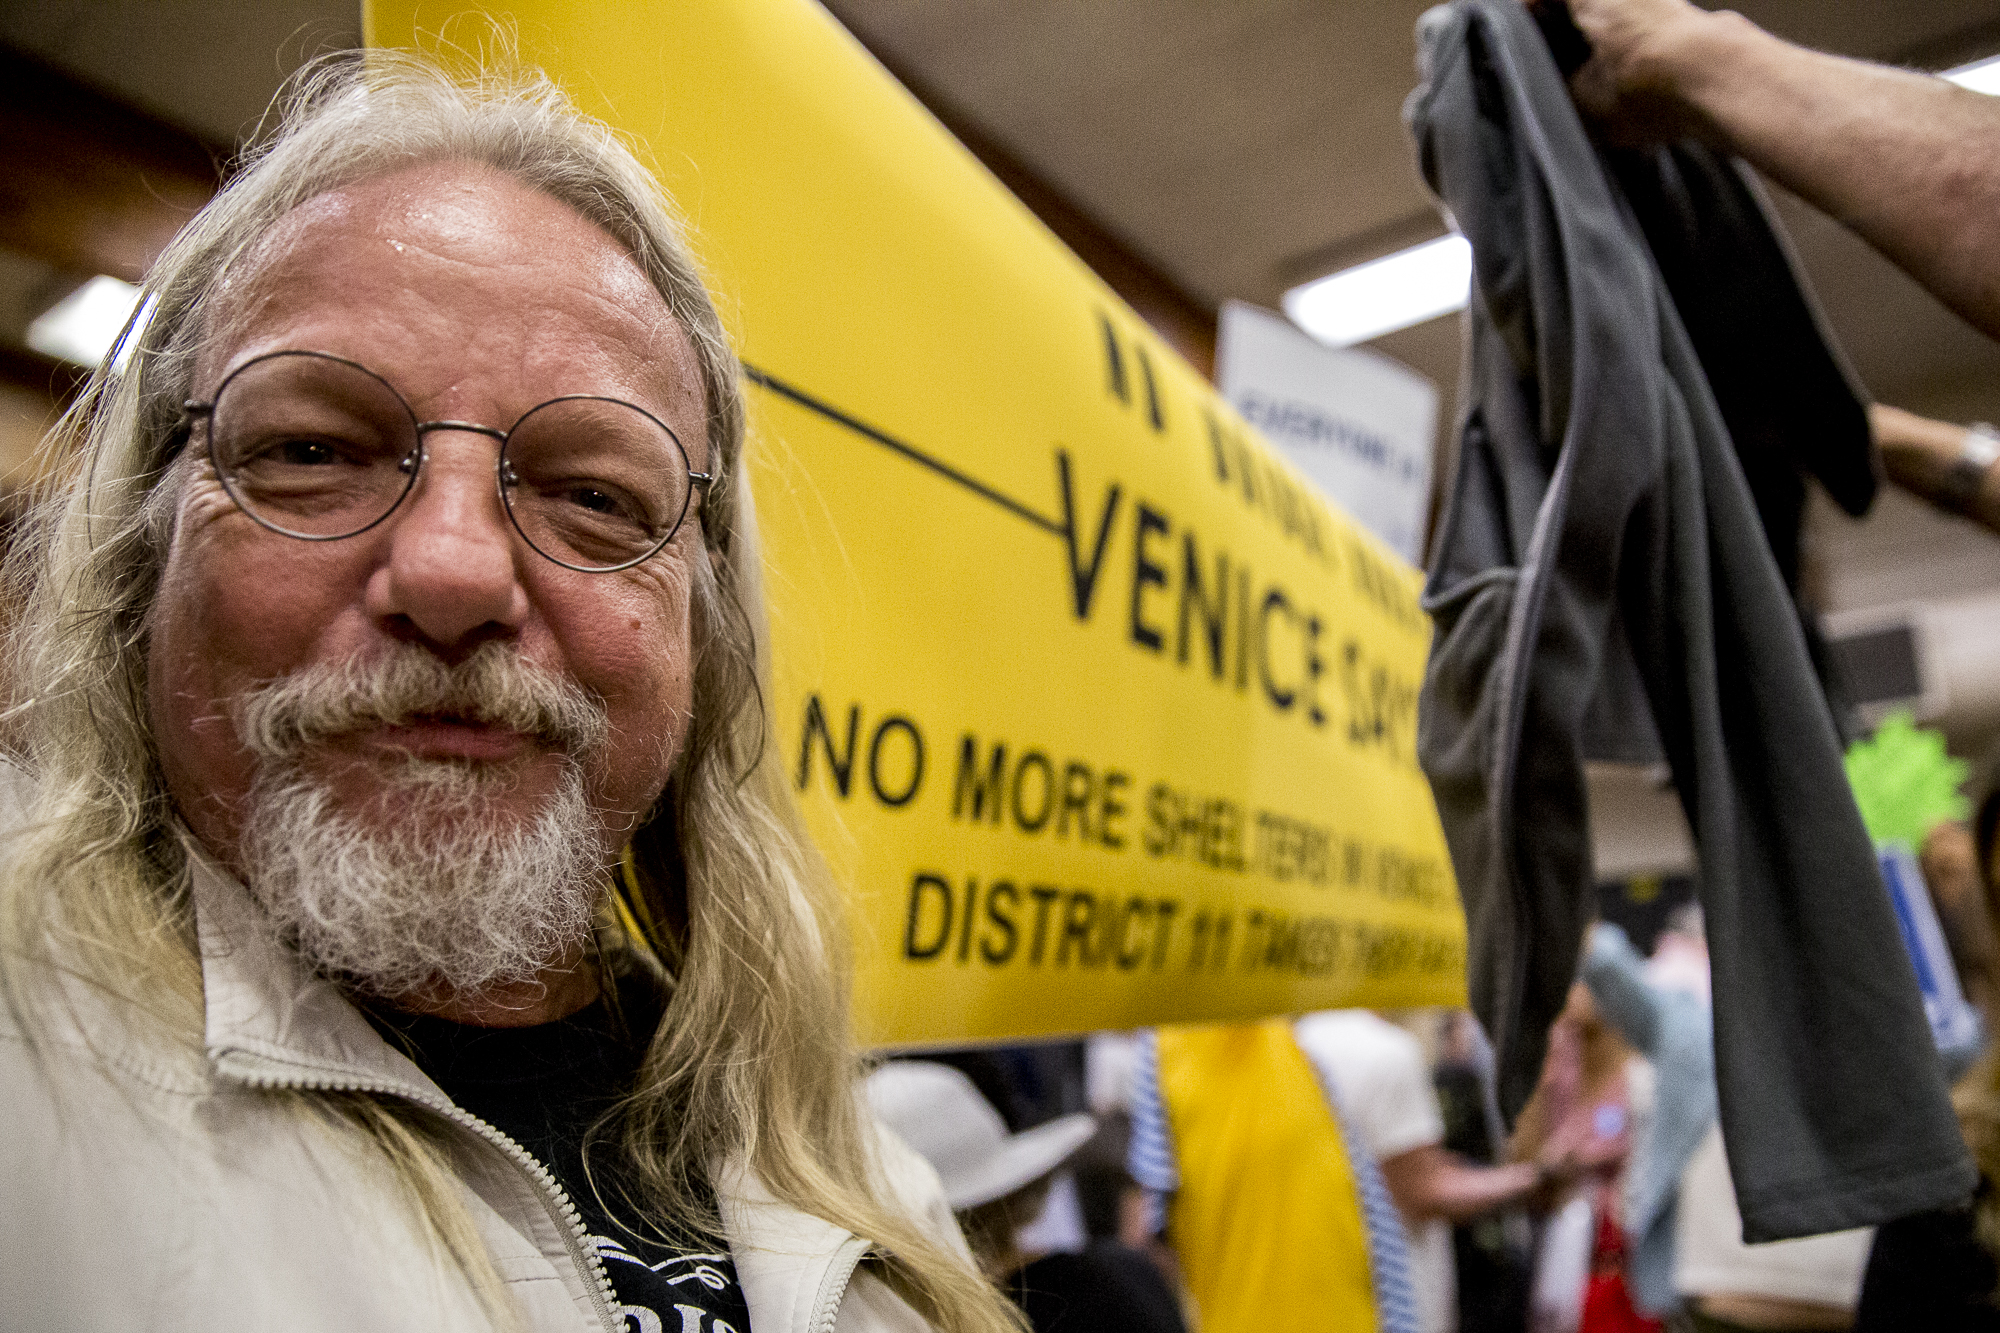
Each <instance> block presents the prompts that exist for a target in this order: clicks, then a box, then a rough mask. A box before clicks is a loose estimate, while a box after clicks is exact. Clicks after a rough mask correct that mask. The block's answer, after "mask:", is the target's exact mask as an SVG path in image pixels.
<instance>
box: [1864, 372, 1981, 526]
mask: <svg viewBox="0 0 2000 1333" xmlns="http://www.w3.org/2000/svg"><path fill="white" fill-rule="evenodd" d="M1868 422H1869V425H1871V426H1872V427H1873V428H1874V431H1875V444H1876V447H1877V448H1879V449H1880V450H1881V451H1882V466H1883V467H1884V468H1885V469H1886V470H1887V471H1888V473H1889V480H1891V481H1893V482H1895V483H1896V484H1897V485H1898V486H1901V487H1902V488H1903V489H1904V490H1906V491H1909V492H1911V493H1912V494H1914V495H1916V496H1918V497H1919V498H1921V499H1923V500H1926V501H1929V502H1930V503H1931V504H1934V505H1936V506H1938V507H1939V508H1940V509H1949V510H1952V511H1954V512H1956V513H1961V514H1964V515H1965V516H1966V517H1967V518H1969V519H1972V520H1973V521H1974V522H1976V523H1979V524H1981V525H1982V526H1984V527H1987V528H1990V529H1992V530H1993V531H1995V532H2000V467H1993V466H1990V465H1989V466H1987V467H1985V468H1983V469H1980V470H1979V472H1978V479H1977V481H1976V482H1973V481H1971V480H1970V478H1968V479H1967V481H1966V482H1955V481H1954V480H1953V470H1954V469H1955V468H1957V467H1959V465H1960V462H1961V460H1963V459H1965V458H1966V428H1965V427H1963V426H1955V425H1953V424H1951V423H1950V422H1948V421H1932V420H1931V419H1930V418H1928V417H1920V416H1918V415H1917V414H1916V413H1914V412H1905V411H1903V410H1902V409H1901V408H1899V407H1889V406H1887V405H1885V404H1882V403H1876V404H1875V405H1874V406H1873V407H1870V408H1869V409H1868ZM1974 461H1975V462H1976V461H1977V460H1974Z"/></svg>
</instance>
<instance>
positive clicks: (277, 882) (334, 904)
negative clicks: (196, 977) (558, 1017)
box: [238, 644, 605, 1000]
mask: <svg viewBox="0 0 2000 1333" xmlns="http://www.w3.org/2000/svg"><path fill="white" fill-rule="evenodd" d="M447 712H450V713H458V714H461V715H472V716H479V717H483V718H486V719H488V720H491V721H496V722H503V723H505V724H507V725H511V726H514V727H516V728H518V729H520V730H523V731H528V732H530V733H532V734H539V735H543V736H546V737H549V738H550V739H552V740H555V741H557V742H559V743H560V744H561V745H562V747H563V748H564V749H565V750H567V752H568V755H569V762H568V763H567V764H566V765H565V767H564V771H563V773H562V776H561V778H560V780H559V782H558V784H557V787H556V790H555V792H554V794H553V795H552V796H551V797H550V798H549V800H548V802H547V803H546V805H545V806H544V807H543V808H542V809H541V810H540V811H539V812H538V813H536V814H534V815H532V816H530V817H526V818H514V819H503V817H501V816H499V815H498V814H496V813H495V807H494V803H493V798H494V797H495V796H497V795H499V794H501V793H503V792H504V791H506V790H508V789H509V788H510V787H511V786H512V785H513V784H514V783H515V782H516V781H517V780H518V777H517V775H516V774H515V773H514V772H513V771H512V770H511V769H510V768H509V767H507V766H495V765H482V764H473V763H467V762H460V761H450V760H423V759H417V758H414V757H412V758H409V759H407V760H405V761H403V762H402V763H400V764H398V765H396V766H394V767H393V768H391V769H390V770H389V772H388V773H387V775H386V776H385V778H384V781H383V785H382V787H381V789H380V791H379V792H378V793H377V794H376V795H375V796H374V797H373V799H372V800H371V802H370V805H371V815H372V817H371V818H366V819H364V818H357V817H356V815H355V814H354V813H352V812H348V811H343V810H341V809H340V808H338V806H336V804H335V803H334V798H333V796H332V793H331V792H330V791H329V790H328V789H327V787H326V785H325V783H324V782H323V781H322V780H321V779H319V778H316V777H314V776H313V775H312V773H311V772H310V771H309V769H308V768H307V767H306V765H305V763H304V759H305V756H306V754H307V753H308V752H309V751H310V750H311V748H312V747H313V746H314V745H315V743H316V742H318V741H319V740H322V739H324V738H326V737H328V736H333V735H338V734H340V733H342V732H345V731H350V730H353V729H355V728H356V727H358V726H361V725H365V724H367V723H370V722H374V721H382V722H391V723H393V722H399V721H406V720H408V719H409V718H411V717H412V716H415V715H421V714H424V713H447ZM238 720H239V724H238V732H239V735H241V736H242V737H243V739H244V743H245V744H246V745H247V746H248V747H249V748H250V749H251V750H252V752H253V753H255V754H256V755H257V756H258V759H259V765H258V774H257V778H256V780H255V782H254V783H253V785H252V788H251V792H250V798H249V802H248V807H247V809H246V811H245V816H246V818H245V825H244V842H243V846H242V849H241V852H242V858H243V862H244V867H245V870H246V871H247V872H248V879H249V886H250V890H251V892H252V893H253V894H254V895H255V897H256V898H257V900H258V901H259V902H260V903H261V904H262V905H263V907H264V910H265V913H266V914H267V916H268V917H269V919H270V921H271V924H272V926H273V927H274V928H275V929H276V930H277V932H278V933H279V935H280V936H281V937H282V938H283V939H284V940H285V941H286V942H287V943H288V944H290V945H291V946H292V947H293V948H295V949H296V950H298V952H299V953H300V954H301V955H302V956H303V957H304V958H305V960H306V961H307V962H309V963H310V964H312V965H313V966H314V967H315V968H317V969H319V970H320V971H322V972H326V973H330V974H334V975H336V976H338V977H339V978H341V979H342V980H343V981H345V982H346V983H348V984H351V985H353V986H355V987H356V988H357V989H359V990H362V991H365V992H367V993H369V994H373V995H376V996H380V997H382V998H385V999H390V1000H394V999H398V998H401V997H405V996H409V995H411V994H414V993H416V992H419V991H424V992H427V993H431V992H443V993H446V994H452V995H459V996H468V995H478V994H480V993H482V992H486V991H489V990H491V989H492V988H494V987H498V986H508V985H518V984H520V983H525V982H530V981H532V980H533V979H534V978H535V977H536V976H537V975H538V974H539V973H541V972H542V971H543V970H544V969H546V968H547V967H549V966H551V965H553V964H555V963H558V962H560V961H562V960H564V959H566V958H570V957H574V956H576V954H577V953H578V951H579V950H580V949H581V948H583V947H585V946H587V944H588V942H589V939H590V935H591V931H592V926H593V922H594V920H595V916H596V909H597V904H598V901H599V899H600V898H601V896H602V893H603V889H604V884H605V864H604V847H605V838H604V821H603V819H602V818H601V817H600V816H599V814H598V812H597V811H595V810H593V809H592V808H591V805H590V802H589V800H588V797H587V795H586V792H585V785H584V777H583V770H582V768H581V766H580V764H579V762H578V760H579V759H580V758H581V757H583V756H585V755H588V754H590V753H592V752H594V751H595V750H596V749H597V748H598V747H601V745H602V743H603V736H604V730H605V728H604V719H603V715H602V710H601V708H599V707H598V706H597V705H596V703H595V701H593V700H591V699H589V698H588V696H586V695H584V694H583V693H582V691H581V690H579V689H577V687H575V686H574V685H571V684H569V683H567V682H564V681H561V680H559V679H558V678H556V677H554V676H552V675H550V674H549V673H547V672H545V671H541V670H539V669H537V668H533V667H529V666H527V665H525V664H524V663H522V662H521V661H520V660H519V659H518V658H517V657H515V656H513V655H512V653H511V651H509V650H506V649H503V648H501V647H500V646H499V645H497V644H494V645H488V646H487V647H486V648H484V649H482V650H481V651H480V652H479V653H477V654H475V655H474V656H473V657H472V658H471V659H469V660H468V661H466V662H464V663H462V664H460V665H459V666H457V667H448V666H446V665H445V664H444V663H442V662H441V661H439V659H437V658H436V657H434V656H433V655H431V654H430V653H428V652H426V651H424V650H423V649H421V648H417V647H415V646H414V645H404V646H400V647H399V648H398V649H397V650H396V652H395V653H393V654H391V655H389V656H388V657H386V658H384V659H381V660H378V661H376V662H373V663H369V664H366V665H356V664H348V665H346V666H342V667H335V668H323V667H316V668H308V669H307V670H305V671H302V672H299V673H295V674H294V675H292V676H289V677H286V678H284V679H282V680H280V681H277V682H274V683H272V684H270V685H267V686H263V687H261V688H259V689H258V690H257V691H255V692H254V693H253V694H252V695H251V696H250V697H249V698H247V699H246V700H244V701H243V704H242V707H241V708H240V709H239V710H238Z"/></svg>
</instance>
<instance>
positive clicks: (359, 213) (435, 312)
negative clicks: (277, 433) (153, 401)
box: [195, 162, 701, 411]
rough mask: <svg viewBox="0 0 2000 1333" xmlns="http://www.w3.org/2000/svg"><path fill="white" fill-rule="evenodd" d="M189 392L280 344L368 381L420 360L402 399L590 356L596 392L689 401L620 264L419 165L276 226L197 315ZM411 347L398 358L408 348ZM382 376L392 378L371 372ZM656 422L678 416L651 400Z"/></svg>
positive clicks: (674, 362)
mask: <svg viewBox="0 0 2000 1333" xmlns="http://www.w3.org/2000/svg"><path fill="white" fill-rule="evenodd" d="M204 322H205V328H204V337H203V338H202V340H201V341H202V351H201V354H200V355H199V356H198V358H197V361H196V368H195V385H196V389H197V392H206V391H212V390H213V388H214V387H215V385H216V384H217V383H218V382H219V381H220V379H221V378H222V376H223V375H224V374H226V373H227V372H228V370H229V369H230V368H231V367H232V366H233V365H236V364H240V363H241V362H242V361H244V360H247V359H248V358H250V357H252V356H255V355H258V354H259V353H261V352H264V351H271V350H276V349H277V346H278V345H279V344H286V345H296V346H307V347H311V348H312V349H313V350H323V351H332V352H338V353H342V354H344V355H349V356H352V357H354V359H356V360H360V361H362V362H364V363H367V364H371V366H373V365H375V364H376V363H379V362H381V361H383V360H385V359H392V358H395V357H397V356H399V355H401V356H402V357H403V359H404V360H406V361H407V360H409V359H410V358H409V357H408V355H407V354H408V353H409V352H410V351H411V350H412V349H413V348H414V349H416V350H419V351H424V352H429V353H433V355H429V356H425V357H419V358H417V360H419V361H420V362H427V363H436V364H434V365H432V367H431V369H430V371H429V372H422V371H412V372H411V373H412V374H416V375H419V376H422V375H424V374H426V373H427V374H428V379H427V380H426V382H421V383H412V384H408V385H399V387H401V388H404V389H405V390H406V392H408V393H410V394H412V395H422V394H425V393H428V392H433V391H436V390H439V389H441V388H443V387H445V383H444V382H445V381H448V380H449V379H450V376H449V374H448V369H449V367H448V363H447V360H446V359H445V358H441V357H439V356H437V355H435V353H437V352H438V351H440V350H443V349H452V348H457V349H462V351H463V352H464V353H465V355H466V356H468V357H479V358H482V359H483V360H484V361H485V362H486V363H488V364H503V365H504V364H512V363H513V362H515V361H524V362H529V363H532V361H533V360H534V358H535V356H536V355H537V349H538V348H540V347H543V346H561V347H563V348H565V349H567V352H568V354H569V356H570V357H571V359H573V360H574V359H575V358H576V357H577V356H579V355H581V356H583V357H584V358H585V359H586V360H588V359H589V358H590V356H591V353H592V351H593V349H594V351H595V360H596V361H597V362H598V363H599V364H598V365H596V366H595V367H594V373H595V374H596V375H597V376H598V377H599V379H600V387H608V388H615V389H618V390H622V391H624V392H627V393H633V394H635V395H636V394H641V393H645V394H646V396H648V397H654V398H660V397H664V398H665V399H668V400H672V399H681V400H686V399H688V398H689V396H690V395H692V398H693V404H692V405H694V406H695V407H696V410H697V411H698V404H699V401H700V398H701V387H700V376H699V372H698V367H697V366H696V364H695V358H694V355H693V350H692V345H691V344H690V342H689V340H688V338H687V336H686V333H685V331H684V330H683V329H682V328H681V326H680V323H679V321H677V320H676V319H675V318H674V316H673V314H672V312H671V311H670V310H669V309H668V307H667V303H666V300H665V298H664V297H662V296H661V294H660V292H659V291H658V289H657V288H655V287H654V286H653V284H652V282H651V281H650V280H649V279H648V278H647V276H646V273H645V271H644V269H642V268H641V266H640V265H639V263H638V261H637V260H635V259H634V258H633V257H632V255H631V253H630V252H629V251H628V250H626V248H625V247H624V246H623V245H622V244H621V243H620V242H619V241H618V240H617V239H615V238H614V237H612V236H611V235H610V234H609V233H608V232H605V231H604V230H603V229H602V228H600V227H598V226H597V225H596V224H594V223H592V222H590V221H589V220H588V219H586V218H584V217H583V216H582V215H581V214H579V213H578V212H576V211H575V210H574V209H573V208H571V207H570V206H569V205H568V204H565V203H563V202H562V201H561V200H558V199H556V198H554V197H552V196H550V195H547V194H545V193H543V192H541V191H539V190H537V189H535V188H533V187H532V186H530V185H527V184H526V183H524V182H522V181H520V180H518V179H516V178H514V177H512V176H510V175H507V174H506V173H504V172H501V171H498V170H496V169H494V168H491V167H487V166H483V165H479V164H474V163H465V162H431V163H422V164H416V165H412V166H409V167H404V168H399V169H397V170H394V171H390V172H383V173H379V174H376V175H371V176H368V177H364V178H363V179H361V180H358V181H355V182H352V183H350V184H348V185H345V186H342V187H340V188H338V189H335V190H330V191H328V192H326V193H323V194H320V195H316V196H314V197H313V198H311V199H309V200H307V201H306V202H304V203H302V204H300V205H299V206H298V207H296V208H294V209H293V210H291V211H290V212H289V213H287V214H285V215H284V216H283V217H281V218H280V219H279V220H278V221H277V222H276V223H275V224H274V225H273V226H272V227H271V229H270V230H269V231H267V232H266V233H265V234H264V235H263V236H262V237H260V238H259V239H258V240H257V241H256V242H255V243H254V244H253V245H251V246H250V247H248V248H247V249H246V250H245V252H244V253H243V254H242V255H241V256H240V257H239V258H238V259H237V260H235V261H234V262H233V263H232V264H231V265H230V266H229V268H228V269H227V271H226V272H225V275H224V276H223V278H222V280H221V282H220V283H219V284H218V287H217V289H216V291H215V292H214V293H213V295H212V297H211V299H210V301H209V302H208V308H207V310H206V311H205V318H204ZM405 344H408V345H405ZM381 368H384V369H394V367H381ZM659 405H660V406H662V407H663V408H671V407H674V406H680V407H682V408H683V409H685V408H687V407H689V406H690V404H689V403H687V402H686V401H682V402H681V403H679V404H675V403H673V402H671V401H664V402H661V403H660V404H659Z"/></svg>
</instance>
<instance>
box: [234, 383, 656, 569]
mask: <svg viewBox="0 0 2000 1333" xmlns="http://www.w3.org/2000/svg"><path fill="white" fill-rule="evenodd" d="M209 429H210V432H211V435H210V445H209V449H210V455H211V457H212V459H213V460H214V463H215V467H216V470H217V472H218V473H219V474H220V476H221V478H222V482H223V485H224V486H225V487H226V488H227V489H228V491H229V493H230V495H231V496H232V497H233V498H234V499H235V500H236V502H237V504H239V505H241V506H242V508H243V510H244V512H246V513H247V514H249V515H250V516H251V517H252V518H254V519H256V520H257V521H258V522H259V523H262V524H264V525H265V526H267V527H271V528H275V529H277V530H278V531H280V532H284V533H288V534H290V535H292V536H296V537H307V538H315V539H320V540H327V539H331V538H336V537H345V536H350V535H352V534H354V533H358V532H361V531H363V530H365V529H367V528H369V527H372V526H373V525H375V524H376V523H379V522H381V521H382V520H383V519H384V518H386V517H387V516H388V515H389V513H390V511H391V510H393V509H394V508H395V507H396V505H397V504H398V503H400V502H401V500H402V498H403V496H404V495H405V494H407V493H408V491H409V490H410V488H411V486H412V485H413V484H414V483H415V481H416V473H417V467H418V463H419V459H420V446H419V436H418V426H417V419H416V417H415V415H414V414H413V413H412V412H411V410H410V408H409V406H408V404H407V403H405V402H404V401H403V399H402V397H401V396H400V395H399V394H397V393H396V391H395V390H394V389H392V388H390V387H389V385H388V384H387V383H386V382H384V381H383V380H381V379H379V378H377V377H376V376H375V375H373V374H371V373H370V372H368V371H366V370H363V369H362V368H361V367H359V366H355V365H351V364H349V363H347V362H344V361H339V360H335V359H333V358H331V357H327V356H321V355H317V354H313V353H300V352H287V353H280V354H277V355H273V356H269V357H265V358H263V359H261V360H257V361H253V362H251V363H249V364H248V365H246V366H244V367H243V368H241V369H240V370H238V371H237V372H236V373H235V374H234V375H232V376H231V377H230V378H229V380H228V381H227V382H225V383H224V384H223V386H222V388H221V390H220V391H219V392H218V393H217V395H216V399H215V406H214V410H213V412H212V414H211V415H210V419H209ZM500 468H501V471H500V476H501V479H502V486H501V494H502V496H503V498H504V500H505V502H506V505H507V510H508V513H509V515H510V516H511V518H512V519H513V522H514V525H515V527H517V528H518V529H519V530H520V533H521V535H522V537H524V538H525V539H526V540H527V541H528V543H529V545H531V546H533V547H534V548H535V549H536V550H537V551H539V552H541V553H542V554H543V555H545V556H547V557H548V558H549V559H551V560H554V561H555V562H557V563H558V564H562V565H568V566H570V567H572V568H577V569H593V570H595V569H614V568H618V567H620V566H623V565H627V564H630V563H633V562H634V561H637V560H640V559H644V558H645V557H646V556H648V555H650V554H652V552H654V551H655V550H658V549H659V548H660V546H662V545H664V544H665V542H666V541H667V540H668V539H669V538H671V537H672V536H673V533H674V530H675V529H676V528H677V527H679V525H680V521H681V518H682V516H683V514H684V513H685V512H686V510H687V505H688V492H689V480H688V464H687V456H686V455H685V454H684V453H683V452H682V450H681V447H680V444H679V443H678V442H677V441H676V440H675V439H674V437H673V435H672V434H671V433H670V432H669V431H668V430H667V429H666V427H664V426H663V425H661V424H660V423H659V422H658V421H655V420H654V419H653V418H652V417H651V416H649V415H648V414H646V413H645V412H643V411H641V410H640V409H638V408H636V407H634V406H632V405H631V404H629V403H622V402H617V401H614V400H611V399H602V398H560V399H556V400H554V401H552V402H548V403H544V404H542V405H541V406H540V407H537V408H534V409H532V410H531V411H529V413H528V414H527V415H526V416H524V417H522V418H521V420H520V421H518V422H517V423H515V426H514V428H513V430H512V431H510V432H509V434H508V437H507V442H506V445H505V447H504V449H503V451H502V455H501V459H500Z"/></svg>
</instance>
